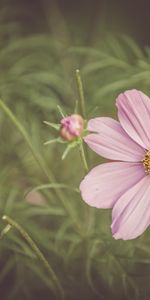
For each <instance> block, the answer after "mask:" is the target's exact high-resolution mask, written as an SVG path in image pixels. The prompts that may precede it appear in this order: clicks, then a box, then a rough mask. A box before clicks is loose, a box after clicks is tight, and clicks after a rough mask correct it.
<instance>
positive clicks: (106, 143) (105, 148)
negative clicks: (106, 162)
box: [84, 118, 145, 162]
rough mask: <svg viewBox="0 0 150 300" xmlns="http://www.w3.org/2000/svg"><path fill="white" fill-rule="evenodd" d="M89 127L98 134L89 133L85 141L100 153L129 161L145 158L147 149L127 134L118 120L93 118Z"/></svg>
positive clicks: (111, 157) (107, 156)
mask: <svg viewBox="0 0 150 300" xmlns="http://www.w3.org/2000/svg"><path fill="white" fill-rule="evenodd" d="M88 129H89V130H91V131H97V132H98V134H94V133H93V134H89V135H88V136H86V137H85V138H84V141H85V142H86V143H87V144H88V146H89V147H90V148H91V149H92V150H94V151H95V152H96V153H98V154H99V155H101V156H103V157H105V158H109V159H113V160H122V161H129V162H130V161H131V162H138V161H141V160H142V159H143V158H144V155H145V150H144V149H143V148H142V147H141V146H139V145H138V144H137V143H135V142H134V141H133V140H132V139H131V138H130V137H129V136H128V135H127V133H126V132H125V131H124V129H123V128H122V126H121V125H120V123H119V122H117V121H116V120H114V119H111V118H96V119H92V120H90V121H89V123H88Z"/></svg>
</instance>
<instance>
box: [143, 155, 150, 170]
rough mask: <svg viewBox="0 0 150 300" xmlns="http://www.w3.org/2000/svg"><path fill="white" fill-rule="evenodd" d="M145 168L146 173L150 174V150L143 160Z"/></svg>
mask: <svg viewBox="0 0 150 300" xmlns="http://www.w3.org/2000/svg"><path fill="white" fill-rule="evenodd" d="M143 166H144V168H145V172H146V173H148V174H150V150H148V151H147V152H146V154H145V157H144V159H143Z"/></svg>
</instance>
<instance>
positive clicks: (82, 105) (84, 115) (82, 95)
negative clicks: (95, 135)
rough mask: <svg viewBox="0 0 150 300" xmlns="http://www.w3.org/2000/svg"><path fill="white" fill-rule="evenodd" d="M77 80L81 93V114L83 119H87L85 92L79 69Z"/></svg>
mask: <svg viewBox="0 0 150 300" xmlns="http://www.w3.org/2000/svg"><path fill="white" fill-rule="evenodd" d="M76 80H77V86H78V91H79V98H80V105H81V114H82V116H83V118H84V119H85V118H86V113H85V99H84V90H83V83H82V79H81V75H80V71H79V70H78V69H77V70H76Z"/></svg>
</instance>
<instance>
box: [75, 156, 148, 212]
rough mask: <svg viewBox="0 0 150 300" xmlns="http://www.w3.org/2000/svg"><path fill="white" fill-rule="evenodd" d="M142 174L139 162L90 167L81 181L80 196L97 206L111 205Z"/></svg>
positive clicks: (105, 206) (142, 175) (143, 174)
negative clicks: (90, 169)
mask: <svg viewBox="0 0 150 300" xmlns="http://www.w3.org/2000/svg"><path fill="white" fill-rule="evenodd" d="M144 176H145V171H144V168H143V166H142V164H141V163H127V162H112V163H106V164H101V165H99V166H97V167H95V168H94V169H92V171H90V172H89V173H88V175H86V176H85V178H84V179H83V181H82V182H81V184H80V191H81V194H82V198H83V200H84V201H85V202H87V203H88V204H89V205H91V206H94V207H97V208H110V207H113V205H114V203H115V202H116V200H118V199H119V198H120V197H121V196H122V195H123V194H124V193H125V192H126V191H127V190H128V189H129V188H131V187H132V186H133V185H135V184H136V183H137V182H138V181H139V180H140V179H141V178H142V177H144Z"/></svg>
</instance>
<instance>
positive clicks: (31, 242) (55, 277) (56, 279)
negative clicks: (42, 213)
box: [2, 216, 65, 299]
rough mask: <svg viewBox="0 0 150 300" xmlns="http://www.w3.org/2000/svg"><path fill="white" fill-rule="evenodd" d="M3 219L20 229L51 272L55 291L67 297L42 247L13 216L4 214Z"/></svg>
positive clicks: (61, 296) (62, 297) (61, 297)
mask: <svg viewBox="0 0 150 300" xmlns="http://www.w3.org/2000/svg"><path fill="white" fill-rule="evenodd" d="M2 220H4V221H6V222H7V223H8V225H10V226H11V227H14V228H15V229H16V230H17V231H19V233H20V234H21V236H22V237H23V238H24V239H25V240H26V242H27V243H28V244H29V246H30V247H31V249H32V250H33V251H34V253H35V254H36V256H37V257H38V258H39V260H40V261H41V262H42V263H43V265H44V266H45V268H46V270H47V271H48V273H49V274H50V276H51V278H52V280H53V282H54V284H55V287H56V288H55V290H54V291H55V293H56V294H57V293H59V296H60V299H65V298H64V291H63V288H62V286H61V283H60V282H59V279H58V277H57V276H56V274H55V272H54V270H53V269H52V267H51V266H50V264H49V263H48V261H47V260H46V258H45V257H44V255H43V253H42V252H41V251H40V249H39V248H38V247H37V245H36V244H35V242H34V241H33V240H32V238H31V237H30V236H29V234H28V233H27V232H26V231H25V230H24V228H22V226H20V225H19V224H18V223H17V222H16V221H14V220H13V219H12V218H10V217H8V216H3V217H2Z"/></svg>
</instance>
